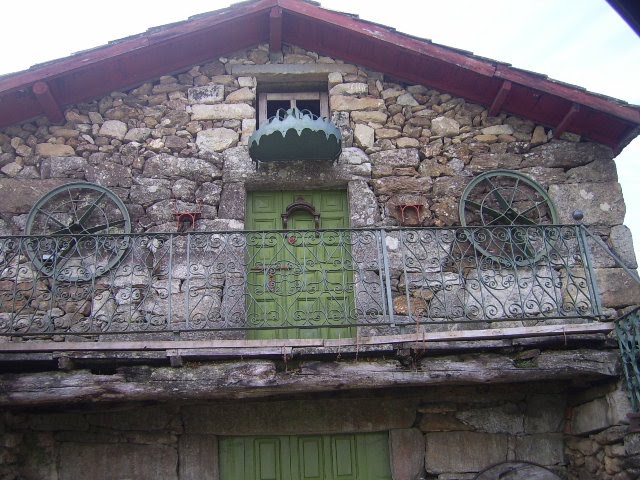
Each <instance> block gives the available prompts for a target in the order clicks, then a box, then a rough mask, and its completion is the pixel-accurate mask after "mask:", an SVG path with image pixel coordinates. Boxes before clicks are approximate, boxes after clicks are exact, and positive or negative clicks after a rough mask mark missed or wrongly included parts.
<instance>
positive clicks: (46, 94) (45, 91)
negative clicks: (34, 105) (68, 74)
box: [31, 81, 64, 123]
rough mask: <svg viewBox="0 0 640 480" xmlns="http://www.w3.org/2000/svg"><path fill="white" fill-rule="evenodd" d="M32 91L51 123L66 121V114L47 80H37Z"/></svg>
mask: <svg viewBox="0 0 640 480" xmlns="http://www.w3.org/2000/svg"><path fill="white" fill-rule="evenodd" d="M31 91H32V92H33V94H34V95H35V96H36V99H37V100H38V103H39V104H40V107H42V112H43V113H44V114H45V115H46V116H47V118H48V119H49V121H50V122H51V123H64V115H63V113H62V110H60V106H59V105H58V102H57V101H56V99H55V98H53V94H52V93H51V90H50V89H49V85H47V83H46V82H42V81H39V82H36V83H34V84H33V87H31Z"/></svg>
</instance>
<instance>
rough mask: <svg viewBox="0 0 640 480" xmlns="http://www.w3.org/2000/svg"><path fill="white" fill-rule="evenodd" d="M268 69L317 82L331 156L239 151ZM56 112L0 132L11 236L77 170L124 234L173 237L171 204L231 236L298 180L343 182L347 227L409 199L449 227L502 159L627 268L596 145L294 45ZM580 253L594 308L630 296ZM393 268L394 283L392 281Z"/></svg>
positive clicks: (305, 184) (431, 222)
mask: <svg viewBox="0 0 640 480" xmlns="http://www.w3.org/2000/svg"><path fill="white" fill-rule="evenodd" d="M274 71H276V72H278V75H277V76H278V78H280V79H282V81H283V82H287V81H293V82H297V83H300V82H302V81H304V80H305V79H308V78H310V76H311V77H312V78H314V79H316V80H317V79H318V78H324V79H325V81H326V82H327V87H328V88H329V104H330V109H331V117H332V119H333V120H334V122H335V123H336V124H337V125H338V126H339V127H340V129H341V131H342V134H343V143H344V149H343V153H342V155H341V156H340V158H339V159H338V160H337V162H335V163H331V162H316V163H314V164H312V165H310V164H304V163H302V162H291V163H290V164H288V165H282V164H273V165H261V166H256V164H254V163H253V162H252V161H251V159H250V158H249V155H248V147H247V140H248V137H249V135H250V134H251V133H252V132H253V131H254V130H255V126H256V103H257V102H256V94H257V93H256V92H257V91H258V90H259V89H260V86H261V81H262V80H261V79H262V78H263V76H264V75H265V72H270V75H272V76H273V72H274ZM316 85H317V83H316ZM65 118H66V123H65V124H64V125H59V126H54V125H50V124H49V122H48V121H47V119H46V118H38V119H35V120H34V121H32V122H27V123H24V124H22V125H17V126H13V127H9V128H5V129H4V130H3V131H2V132H0V149H1V153H0V195H2V198H3V203H2V205H0V235H2V234H4V235H6V234H20V233H22V232H23V231H24V227H25V222H26V217H27V213H28V212H29V209H30V208H31V206H32V205H33V204H34V203H35V202H36V201H37V200H38V199H39V198H40V197H41V196H42V195H43V194H45V193H46V192H48V191H49V190H51V189H52V188H54V187H56V186H58V185H61V184H64V183H67V182H70V181H76V180H83V181H88V182H93V183H97V184H100V185H103V186H106V187H108V188H110V189H111V190H113V191H114V192H115V193H116V194H117V195H118V196H119V197H120V198H121V199H122V200H123V201H124V202H125V204H126V206H127V208H128V210H129V213H130V215H131V217H132V220H133V229H134V231H136V232H143V231H148V232H158V231H175V229H176V225H175V220H174V213H175V212H177V211H195V210H201V211H202V219H201V220H200V221H199V223H198V229H199V230H242V229H243V228H244V220H245V212H244V210H245V203H246V195H247V191H248V190H259V189H264V190H269V189H300V188H305V189H310V188H344V189H347V191H348V195H349V209H350V215H351V218H350V223H351V226H352V227H381V226H397V225H399V224H400V209H399V208H398V205H403V204H404V205H406V204H411V205H421V206H422V208H421V209H420V211H419V218H414V219H413V222H412V224H414V225H423V226H438V227H446V226H453V225H459V223H460V219H459V218H458V203H459V201H460V195H461V192H462V190H463V189H464V187H465V185H466V184H467V183H468V182H469V181H470V179H471V178H473V176H474V175H477V174H479V173H482V172H486V171H488V170H492V169H497V168H503V169H510V170H515V171H518V172H521V173H523V174H526V175H528V176H530V177H531V178H533V179H535V180H537V181H538V182H540V183H541V184H542V185H543V186H544V187H545V188H547V189H548V192H549V195H550V196H551V198H552V199H553V201H554V202H555V204H556V207H557V210H558V213H559V216H560V219H561V221H562V222H567V223H573V222H574V220H573V217H572V213H573V212H574V211H575V210H577V209H581V210H583V211H584V212H585V216H584V221H585V222H586V223H587V224H591V225H594V227H593V230H594V232H595V233H596V234H598V235H599V236H600V237H601V238H602V239H603V240H605V241H606V242H608V245H609V247H610V248H612V250H613V251H614V252H615V253H617V254H618V255H620V257H621V258H622V260H623V261H624V262H625V263H626V264H627V265H629V266H630V267H632V268H635V267H636V260H635V257H634V254H633V248H632V240H631V235H630V232H629V230H628V228H627V227H625V226H624V225H623V224H622V223H623V219H624V212H625V207H624V201H623V199H622V193H621V189H620V185H619V184H618V182H617V175H616V169H615V164H614V162H613V161H612V152H611V150H610V149H608V148H606V147H603V146H601V145H598V144H594V143H589V142H585V141H582V139H580V138H579V137H578V136H576V135H573V134H564V135H563V136H562V137H561V138H560V139H558V140H550V138H551V136H552V132H550V131H548V130H547V129H545V128H544V127H543V126H541V125H536V124H534V123H533V122H531V121H528V120H525V119H521V118H516V117H512V116H508V115H506V114H500V115H499V116H497V117H490V116H489V115H488V113H487V110H486V109H485V108H484V107H482V106H479V105H475V104H472V103H467V102H465V101H464V100H463V99H461V98H455V97H452V96H451V95H449V94H446V93H442V92H438V91H435V90H433V89H429V88H428V87H426V86H421V85H405V84H401V83H399V82H396V81H394V80H393V79H392V78H389V77H387V76H384V75H382V74H380V73H376V72H371V71H368V70H366V69H364V68H361V67H359V66H357V65H351V64H345V63H342V62H341V61H340V60H337V59H332V58H328V57H321V56H319V55H318V54H316V53H313V52H307V51H304V50H301V49H299V48H297V47H292V46H288V47H286V48H285V51H284V54H283V56H282V58H281V59H280V60H279V61H274V62H271V61H270V60H269V55H268V48H267V46H266V45H261V46H258V47H257V48H254V49H249V50H247V51H242V52H236V53H235V54H233V55H230V56H228V57H225V58H219V59H218V60H216V61H213V62H210V63H207V64H204V65H199V66H194V67H193V68H191V69H189V70H188V71H185V72H181V73H177V74H174V75H167V76H163V77H161V78H159V79H157V80H155V81H151V82H148V83H144V84H142V85H140V86H138V87H137V88H134V89H132V90H129V91H125V92H113V93H111V94H110V95H107V96H105V97H102V98H100V99H97V100H94V101H91V102H88V103H84V104H80V105H76V106H73V107H71V108H68V109H67V110H66V112H65ZM592 243H593V242H592ZM593 247H594V248H593V255H594V266H595V267H596V273H597V276H598V278H599V280H600V288H601V291H602V300H603V302H602V303H603V305H604V307H610V308H623V307H625V306H627V305H631V304H635V303H640V288H637V287H636V286H635V284H634V283H633V282H632V281H630V279H629V278H628V277H627V276H626V274H624V272H623V271H622V270H620V269H618V268H615V267H616V265H615V263H614V262H613V260H612V259H611V258H609V257H608V256H607V255H605V254H604V252H603V251H602V250H601V249H600V248H599V247H597V246H596V245H595V244H593ZM137 254H139V255H138V256H140V257H142V256H144V255H146V250H144V251H139V252H133V254H132V256H133V257H136V255H137ZM25 261H26V259H25ZM401 267H402V266H400V268H397V269H396V270H397V274H396V275H395V276H394V278H393V282H394V285H396V284H400V283H402V279H401V277H400V272H401V270H402V268H401ZM392 268H394V267H393V265H392ZM182 281H183V279H180V280H179V282H182ZM558 281H561V280H558ZM455 282H457V283H460V281H458V280H455V279H454V283H455ZM530 283H531V284H534V283H536V282H530ZM537 283H539V282H537ZM162 285H164V284H162ZM454 287H455V285H454ZM153 288H155V287H153ZM178 288H180V287H179V286H178ZM394 288H396V287H395V286H394ZM155 290H158V289H157V288H155ZM158 292H159V290H158ZM158 292H156V293H158ZM396 293H397V294H398V302H399V303H398V305H396V313H397V314H399V315H402V314H406V313H407V305H405V304H403V301H404V303H406V299H405V298H404V296H403V295H402V294H401V293H402V292H400V288H398V292H396ZM427 293H428V292H427ZM158 295H160V293H158ZM158 295H156V296H158ZM531 295H534V296H535V295H536V293H535V292H532V293H531ZM559 295H562V293H559ZM116 296H117V294H116ZM125 296H127V295H125ZM128 296H131V295H128ZM215 297H216V298H213V297H212V302H213V303H214V305H213V306H212V307H211V308H213V309H214V310H215V309H219V308H220V305H221V304H222V303H224V300H223V299H222V297H221V292H217V294H216V296H215ZM177 301H179V299H177ZM413 301H414V303H415V304H416V305H423V304H426V302H425V299H423V298H414V299H413ZM90 303H95V302H90ZM441 303H443V305H445V307H444V308H445V309H446V308H448V307H446V304H447V301H444V300H443V301H442V302H441ZM101 305H102V304H101ZM454 307H455V306H454ZM67 313H68V312H66V310H64V308H63V309H62V310H61V311H60V312H58V311H56V315H57V317H64V316H65V315H66V314H67ZM609 314H613V312H612V311H609ZM107 316H108V315H107ZM63 323H64V322H63Z"/></svg>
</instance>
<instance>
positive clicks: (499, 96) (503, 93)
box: [489, 80, 511, 117]
mask: <svg viewBox="0 0 640 480" xmlns="http://www.w3.org/2000/svg"><path fill="white" fill-rule="evenodd" d="M509 92H511V82H510V81H509V80H505V81H503V82H502V85H500V89H499V90H498V93H496V96H495V98H494V99H493V102H492V103H491V106H490V107H489V116H490V117H495V116H496V115H497V114H498V113H500V110H502V105H504V102H505V101H506V100H507V97H508V96H509Z"/></svg>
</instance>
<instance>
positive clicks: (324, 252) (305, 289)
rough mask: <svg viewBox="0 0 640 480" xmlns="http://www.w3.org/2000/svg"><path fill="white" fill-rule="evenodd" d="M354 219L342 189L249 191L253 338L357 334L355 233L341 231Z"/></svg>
mask: <svg viewBox="0 0 640 480" xmlns="http://www.w3.org/2000/svg"><path fill="white" fill-rule="evenodd" d="M301 205H302V207H301ZM348 226H349V223H348V204H347V195H346V192H345V191H342V190H322V191H284V192H283V191H279V192H251V193H250V194H249V196H248V201H247V218H246V227H247V229H248V230H255V231H258V232H255V233H250V234H249V238H248V260H247V263H248V268H249V271H248V272H247V285H248V291H247V316H248V318H247V325H248V326H249V327H251V328H252V330H251V334H250V338H256V339H268V338H346V337H353V336H354V329H353V328H352V327H348V325H349V324H350V323H352V322H353V318H354V303H353V262H352V258H351V247H350V243H351V236H350V233H349V231H344V230H339V229H345V228H347V227H348ZM285 229H286V231H282V230H285ZM332 229H336V230H332ZM275 230H281V231H280V232H277V231H275Z"/></svg>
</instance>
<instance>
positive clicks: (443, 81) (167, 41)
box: [0, 0, 640, 151]
mask: <svg viewBox="0 0 640 480" xmlns="http://www.w3.org/2000/svg"><path fill="white" fill-rule="evenodd" d="M265 42H268V43H269V44H270V49H271V50H272V51H274V52H275V51H279V50H280V49H281V45H282V43H283V42H284V43H289V44H293V45H297V46H299V47H302V48H305V49H307V50H313V51H316V52H318V53H320V54H323V55H328V56H333V57H337V58H341V59H343V60H345V61H349V62H353V63H356V64H359V65H362V66H364V67H367V68H369V69H372V70H376V71H379V72H382V73H385V74H387V75H390V76H392V77H394V78H397V79H399V80H402V81H405V82H408V83H415V84H423V85H425V86H428V87H432V88H435V89H437V90H440V91H442V92H447V93H450V94H453V95H456V96H460V97H463V98H465V99H466V100H468V101H471V102H474V103H479V104H482V105H484V106H486V107H488V108H489V113H490V114H492V115H497V114H498V113H499V112H507V113H509V114H513V115H518V116H521V117H525V118H529V119H531V120H533V121H535V122H537V123H540V124H544V125H546V126H548V127H550V128H553V129H554V132H555V135H556V136H559V134H561V133H563V132H565V131H569V132H574V133H577V134H580V135H582V136H584V137H586V138H589V139H590V140H593V141H596V142H600V143H603V144H605V145H608V146H610V147H612V148H613V149H614V150H616V151H619V150H621V149H622V148H624V146H625V145H626V144H627V143H628V142H629V141H631V139H633V138H634V137H635V136H636V135H638V133H640V107H638V106H632V105H629V104H627V103H626V102H623V101H621V100H616V99H614V98H611V97H606V96H603V95H598V94H595V93H591V92H588V91H586V90H585V89H583V88H581V87H577V86H574V85H569V84H566V83H562V82H558V81H554V80H552V79H549V78H547V77H546V76H544V75H540V74H537V73H533V72H529V71H525V70H521V69H517V68H514V67H511V66H510V65H508V64H505V63H501V62H497V61H495V60H491V59H487V58H483V57H479V56H475V55H473V54H471V53H469V52H465V51H462V50H457V49H454V48H451V47H446V46H442V45H437V44H434V43H432V42H430V41H429V40H425V39H420V38H416V37H412V36H410V35H406V34H402V33H398V32H396V31H395V30H394V29H393V28H390V27H386V26H382V25H378V24H375V23H372V22H368V21H364V20H360V19H359V18H357V17H356V16H354V15H348V14H344V13H339V12H335V11H330V10H326V9H323V8H321V7H320V6H319V5H318V4H317V3H315V2H307V1H304V0H255V1H251V2H244V3H240V4H236V5H234V6H232V7H230V8H227V9H223V10H217V11H215V12H209V13H206V14H202V15H198V16H195V17H191V18H190V19H189V20H187V21H184V22H179V23H174V24H170V25H165V26H161V27H157V28H153V29H150V30H148V31H147V32H145V33H142V34H139V35H135V36H131V37H127V38H124V39H121V40H117V41H115V42H111V43H110V44H108V45H105V46H102V47H98V48H95V49H92V50H87V51H84V52H80V53H77V54H74V55H71V56H69V57H66V58H62V59H59V60H54V61H51V62H47V63H44V64H40V65H35V66H33V67H31V68H30V69H28V70H25V71H23V72H18V73H15V74H10V75H6V76H3V77H0V127H3V126H8V125H12V124H15V123H19V122H22V121H24V120H28V119H30V118H33V117H36V116H38V115H41V114H45V115H47V116H48V117H49V119H50V120H51V121H52V122H54V123H56V122H62V121H64V117H63V115H62V110H63V108H64V107H65V106H67V105H72V104H75V103H78V102H82V101H87V100H90V99H94V98H97V97H100V96H102V95H104V94H106V93H109V92H111V91H114V90H121V89H126V88H128V87H134V86H136V85H139V84H140V83H143V82H144V81H148V80H150V79H153V78H157V77H159V76H161V75H164V74H167V73H171V72H177V71H180V70H184V69H186V68H188V67H190V66H191V65H194V64H198V63H205V62H208V61H210V60H212V59H215V58H217V57H219V56H223V55H225V54H228V53H231V52H234V51H237V50H241V49H243V48H248V47H251V46H254V45H257V44H260V43H265Z"/></svg>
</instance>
